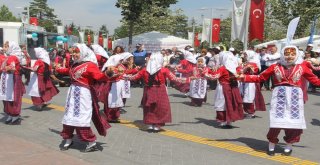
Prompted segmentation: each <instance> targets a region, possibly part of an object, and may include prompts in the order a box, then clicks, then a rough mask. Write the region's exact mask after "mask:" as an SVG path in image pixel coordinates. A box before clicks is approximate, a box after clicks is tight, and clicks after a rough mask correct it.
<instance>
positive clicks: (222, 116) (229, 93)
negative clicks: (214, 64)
mask: <svg viewBox="0 0 320 165" xmlns="http://www.w3.org/2000/svg"><path fill="white" fill-rule="evenodd" d="M219 60H220V64H221V65H222V66H221V67H219V68H218V70H217V71H214V72H213V71H210V72H209V73H205V77H206V78H208V79H210V80H216V79H218V82H219V83H218V85H217V88H216V92H215V97H214V98H215V100H214V109H215V110H216V112H217V115H216V119H217V121H218V122H219V123H220V126H221V128H226V129H230V128H232V125H231V123H232V122H234V121H237V120H242V119H243V109H242V98H241V95H240V91H239V88H238V82H237V79H236V77H235V75H236V67H237V63H238V62H237V58H236V57H235V56H234V55H233V54H232V53H231V52H220V53H219Z"/></svg>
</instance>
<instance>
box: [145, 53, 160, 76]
mask: <svg viewBox="0 0 320 165" xmlns="http://www.w3.org/2000/svg"><path fill="white" fill-rule="evenodd" d="M162 65H163V56H162V54H161V53H154V54H151V56H150V59H149V61H148V63H147V72H148V73H149V74H150V75H153V74H155V73H157V72H158V71H159V70H160V69H161V68H162Z"/></svg>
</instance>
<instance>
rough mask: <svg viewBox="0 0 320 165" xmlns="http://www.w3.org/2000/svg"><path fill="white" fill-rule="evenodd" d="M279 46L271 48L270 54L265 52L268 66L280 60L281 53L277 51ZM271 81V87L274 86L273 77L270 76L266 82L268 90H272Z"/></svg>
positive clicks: (264, 57) (264, 58)
mask: <svg viewBox="0 0 320 165" xmlns="http://www.w3.org/2000/svg"><path fill="white" fill-rule="evenodd" d="M277 50H278V48H277V47H276V46H273V47H271V48H270V54H265V55H264V56H263V60H264V61H265V62H266V67H267V68H268V67H269V66H271V65H272V64H276V63H278V62H279V60H280V56H281V55H280V53H278V52H277ZM270 81H271V84H272V85H271V89H273V88H274V85H273V77H272V76H270V78H269V79H268V80H267V81H266V82H265V84H264V85H265V88H266V90H270Z"/></svg>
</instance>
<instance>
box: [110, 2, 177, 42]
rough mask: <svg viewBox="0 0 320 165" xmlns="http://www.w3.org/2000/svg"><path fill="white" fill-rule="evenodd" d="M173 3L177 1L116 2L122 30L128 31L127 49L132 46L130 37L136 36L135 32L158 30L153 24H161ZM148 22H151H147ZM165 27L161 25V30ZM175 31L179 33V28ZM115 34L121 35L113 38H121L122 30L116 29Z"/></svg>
mask: <svg viewBox="0 0 320 165" xmlns="http://www.w3.org/2000/svg"><path fill="white" fill-rule="evenodd" d="M175 3H177V0H118V1H117V2H116V5H115V6H116V7H117V8H121V10H122V11H121V15H122V16H123V18H122V23H123V25H122V26H123V27H122V28H127V29H128V33H127V34H128V36H129V48H131V44H132V35H134V34H137V31H143V32H145V31H152V30H154V29H158V28H156V26H155V25H154V24H153V23H158V22H162V21H161V19H163V17H166V16H167V14H168V8H169V7H170V5H171V4H175ZM150 17H152V18H153V19H150ZM149 20H150V21H152V22H147V21H149ZM143 25H148V26H147V27H145V26H143ZM165 27H166V24H162V25H161V28H163V29H166V28H165ZM141 28H143V30H142V29H141ZM175 30H176V31H175V32H180V28H177V29H175ZM116 32H121V34H115V36H121V35H122V33H124V29H116V30H115V33H116ZM162 32H163V31H162Z"/></svg>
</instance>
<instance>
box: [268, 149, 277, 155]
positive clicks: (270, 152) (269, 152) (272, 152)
mask: <svg viewBox="0 0 320 165" xmlns="http://www.w3.org/2000/svg"><path fill="white" fill-rule="evenodd" d="M267 154H268V155H269V156H274V155H275V152H274V150H273V151H270V150H267Z"/></svg>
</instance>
